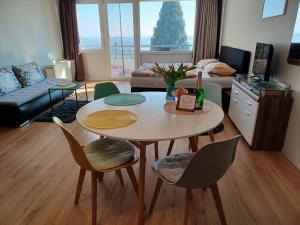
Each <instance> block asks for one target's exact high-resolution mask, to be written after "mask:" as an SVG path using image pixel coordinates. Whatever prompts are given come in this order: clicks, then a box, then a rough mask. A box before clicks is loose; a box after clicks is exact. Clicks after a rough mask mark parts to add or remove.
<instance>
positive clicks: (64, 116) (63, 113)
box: [36, 100, 89, 123]
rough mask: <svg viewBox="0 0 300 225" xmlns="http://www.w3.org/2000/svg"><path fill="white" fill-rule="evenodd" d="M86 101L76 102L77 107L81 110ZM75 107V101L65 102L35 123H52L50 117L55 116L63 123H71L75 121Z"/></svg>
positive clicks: (44, 114) (41, 116)
mask: <svg viewBox="0 0 300 225" xmlns="http://www.w3.org/2000/svg"><path fill="white" fill-rule="evenodd" d="M87 103H89V102H87V101H78V106H79V108H81V107H82V106H84V105H86V104H87ZM77 111H78V109H77V105H76V101H75V100H67V101H66V102H65V103H63V104H61V105H58V106H55V107H54V108H53V110H50V111H48V112H45V113H43V114H42V115H40V116H39V117H38V118H37V119H36V121H39V122H52V117H53V116H56V117H58V118H59V119H61V120H62V121H63V122H64V123H72V122H73V121H74V120H75V119H76V113H77Z"/></svg>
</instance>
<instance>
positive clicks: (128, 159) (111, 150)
mask: <svg viewBox="0 0 300 225" xmlns="http://www.w3.org/2000/svg"><path fill="white" fill-rule="evenodd" d="M53 122H54V123H56V124H57V125H58V126H59V127H60V128H61V130H62V131H63V133H64V135H65V137H66V138H67V140H68V143H69V146H70V149H71V152H72V155H73V158H74V159H75V161H76V162H77V164H78V165H79V166H80V173H79V178H78V184H77V190H76V195H75V202H74V203H75V205H77V204H78V202H79V197H80V194H81V190H82V185H83V181H84V177H85V174H86V171H90V172H91V175H92V179H91V180H92V225H96V224H97V180H98V179H99V180H101V179H102V177H103V174H104V173H106V172H111V171H117V170H121V169H126V170H127V172H128V175H129V178H130V181H131V183H132V185H133V188H134V190H135V192H136V194H138V183H137V180H136V177H135V174H134V171H133V169H132V165H134V164H135V163H137V162H138V157H137V156H136V154H135V150H134V147H133V146H132V145H131V144H130V143H128V142H126V141H119V140H113V139H110V138H102V139H98V140H95V141H93V142H91V143H89V144H88V145H86V146H81V145H80V144H79V143H78V141H77V140H76V139H75V138H74V137H73V135H72V134H71V133H70V131H69V130H68V129H67V128H66V127H65V126H64V124H63V123H62V121H61V120H60V119H58V118H57V117H53Z"/></svg>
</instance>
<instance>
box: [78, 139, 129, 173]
mask: <svg viewBox="0 0 300 225" xmlns="http://www.w3.org/2000/svg"><path fill="white" fill-rule="evenodd" d="M83 150H84V152H85V154H86V156H87V158H88V161H89V162H90V163H91V165H92V166H93V167H95V168H96V169H99V170H108V169H111V168H115V167H118V166H121V165H123V164H126V163H127V162H129V161H131V160H133V159H134V153H135V151H134V147H133V146H132V145H131V144H129V143H128V142H126V141H119V140H113V139H110V138H103V139H98V140H96V141H93V142H91V143H89V144H88V145H87V146H85V147H84V149H83Z"/></svg>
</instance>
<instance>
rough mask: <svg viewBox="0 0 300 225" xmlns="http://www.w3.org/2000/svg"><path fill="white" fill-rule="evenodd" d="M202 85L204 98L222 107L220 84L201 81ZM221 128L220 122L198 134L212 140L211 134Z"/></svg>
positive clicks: (168, 153) (222, 126)
mask: <svg viewBox="0 0 300 225" xmlns="http://www.w3.org/2000/svg"><path fill="white" fill-rule="evenodd" d="M202 87H203V90H204V98H205V99H208V100H210V101H212V102H214V103H216V104H217V105H218V106H220V107H221V108H222V86H221V85H220V84H217V83H210V82H203V83H202ZM223 129H224V125H223V123H221V124H219V125H218V126H217V127H216V128H215V129H213V130H212V131H210V132H205V133H203V134H200V135H201V136H206V135H209V136H210V139H211V141H214V140H215V139H214V136H213V134H214V133H218V132H221V131H222V130H223ZM174 141H175V140H171V141H170V144H169V148H168V151H167V155H170V154H171V151H172V149H173V146H174Z"/></svg>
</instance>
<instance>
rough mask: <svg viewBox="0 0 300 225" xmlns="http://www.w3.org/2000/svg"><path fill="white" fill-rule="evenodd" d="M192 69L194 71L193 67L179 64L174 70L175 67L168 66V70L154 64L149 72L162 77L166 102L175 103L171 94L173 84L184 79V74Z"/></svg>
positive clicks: (173, 87)
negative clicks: (164, 84)
mask: <svg viewBox="0 0 300 225" xmlns="http://www.w3.org/2000/svg"><path fill="white" fill-rule="evenodd" d="M194 69H196V67H195V66H188V65H183V63H181V64H180V65H179V67H178V68H175V66H174V65H173V64H171V65H169V66H168V69H166V68H165V67H164V66H160V65H159V64H158V63H155V65H154V66H153V67H152V69H151V70H152V71H153V72H154V73H156V74H158V75H160V76H162V77H163V79H164V81H165V83H166V92H167V93H166V100H167V101H175V97H174V96H173V94H172V92H173V91H174V89H175V83H176V82H177V81H178V80H183V79H186V78H187V76H186V72H187V71H191V70H194Z"/></svg>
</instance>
